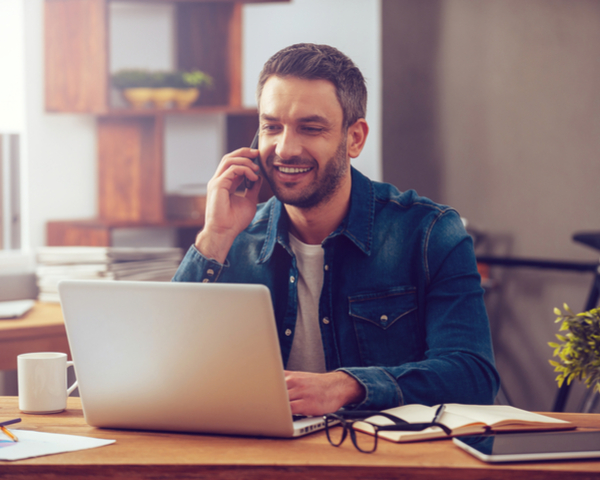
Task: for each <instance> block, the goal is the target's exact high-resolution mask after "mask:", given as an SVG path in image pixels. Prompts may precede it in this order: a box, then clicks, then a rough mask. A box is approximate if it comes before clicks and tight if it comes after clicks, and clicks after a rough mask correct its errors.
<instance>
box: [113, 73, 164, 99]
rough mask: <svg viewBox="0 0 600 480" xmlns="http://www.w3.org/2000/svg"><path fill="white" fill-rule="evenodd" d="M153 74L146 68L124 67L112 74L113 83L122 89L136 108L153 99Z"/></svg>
mask: <svg viewBox="0 0 600 480" xmlns="http://www.w3.org/2000/svg"><path fill="white" fill-rule="evenodd" d="M155 83H156V81H155V78H154V77H153V74H152V73H151V72H149V71H148V70H144V69H123V70H119V71H118V72H116V73H114V74H113V75H112V85H113V87H115V88H116V89H118V90H121V92H122V93H123V96H124V97H125V98H126V99H127V101H128V102H129V103H131V105H133V107H134V108H143V107H145V106H146V104H147V103H148V102H149V101H150V100H151V99H152V88H153V87H154V86H155Z"/></svg>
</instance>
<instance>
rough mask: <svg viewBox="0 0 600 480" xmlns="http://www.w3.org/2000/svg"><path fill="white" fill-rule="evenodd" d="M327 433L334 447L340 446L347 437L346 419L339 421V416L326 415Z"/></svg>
mask: <svg viewBox="0 0 600 480" xmlns="http://www.w3.org/2000/svg"><path fill="white" fill-rule="evenodd" d="M325 433H326V434H327V440H329V443H331V444H332V445H333V446H334V447H339V446H340V445H341V444H342V442H343V441H344V439H345V438H346V428H345V427H344V421H343V420H342V421H341V422H339V420H338V418H336V417H334V416H330V415H326V416H325Z"/></svg>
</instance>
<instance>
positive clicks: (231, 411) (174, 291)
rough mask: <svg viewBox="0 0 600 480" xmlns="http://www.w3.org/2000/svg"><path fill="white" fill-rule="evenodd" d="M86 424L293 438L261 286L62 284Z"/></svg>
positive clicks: (302, 428) (304, 423) (302, 424)
mask: <svg viewBox="0 0 600 480" xmlns="http://www.w3.org/2000/svg"><path fill="white" fill-rule="evenodd" d="M58 289H59V292H60V299H61V304H62V308H63V314H64V317H65V324H66V329H67V336H68V339H69V345H70V348H71V353H72V355H73V360H74V363H75V373H76V375H77V380H78V381H79V392H80V395H81V402H82V405H83V413H84V416H85V419H86V421H87V422H88V423H89V424H90V425H92V426H97V427H113V428H128V429H144V430H169V431H182V432H200V433H222V434H241V435H262V436H273V437H295V436H299V435H303V434H306V433H310V432H312V431H315V430H318V429H319V428H323V427H324V423H323V419H322V418H321V417H312V418H310V417H309V418H304V419H301V420H297V421H295V422H293V421H292V414H291V410H290V405H289V400H288V394H287V388H286V384H285V378H284V371H283V365H282V360H281V353H280V350H279V341H278V338H277V329H276V326H275V318H274V314H273V306H272V303H271V295H270V292H269V290H268V289H267V288H266V287H265V286H264V285H240V284H235V285H232V284H208V283H169V282H125V281H122V282H106V281H102V280H100V281H92V280H67V281H62V282H61V283H59V287H58Z"/></svg>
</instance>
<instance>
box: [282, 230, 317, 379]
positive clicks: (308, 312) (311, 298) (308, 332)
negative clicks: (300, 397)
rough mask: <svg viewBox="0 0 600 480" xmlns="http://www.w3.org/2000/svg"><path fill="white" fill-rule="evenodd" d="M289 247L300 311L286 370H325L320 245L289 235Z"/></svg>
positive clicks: (313, 371) (315, 371) (314, 371)
mask: <svg viewBox="0 0 600 480" xmlns="http://www.w3.org/2000/svg"><path fill="white" fill-rule="evenodd" d="M290 247H291V248H292V251H293V252H294V255H295V256H296V266H297V267H298V277H299V278H298V314H297V318H296V331H295V332H294V340H293V342H292V351H291V352H290V358H289V360H288V363H287V367H286V368H287V370H294V371H300V372H312V373H324V372H326V366H325V352H324V351H323V340H322V339H321V327H320V326H319V299H320V298H321V289H322V288H323V260H324V257H325V251H324V250H323V248H322V247H321V245H308V244H306V243H303V242H301V241H300V240H298V239H297V238H296V237H294V236H293V235H292V234H290Z"/></svg>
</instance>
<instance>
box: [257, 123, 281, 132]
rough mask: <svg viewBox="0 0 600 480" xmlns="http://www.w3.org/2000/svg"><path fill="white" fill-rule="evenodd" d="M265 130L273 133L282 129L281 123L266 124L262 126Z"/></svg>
mask: <svg viewBox="0 0 600 480" xmlns="http://www.w3.org/2000/svg"><path fill="white" fill-rule="evenodd" d="M261 129H262V130H263V131H264V132H267V133H273V132H276V131H278V130H279V129H280V127H279V125H272V124H265V125H263V126H262V127H261Z"/></svg>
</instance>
